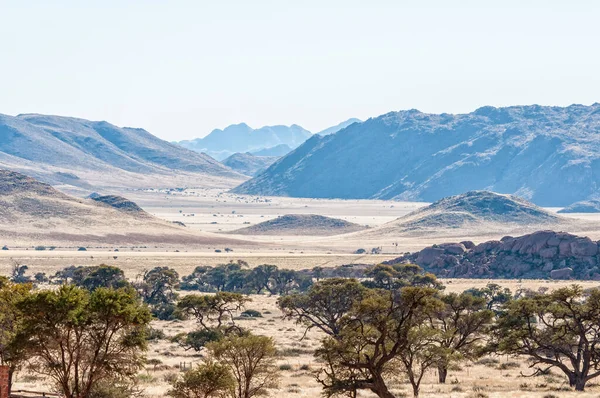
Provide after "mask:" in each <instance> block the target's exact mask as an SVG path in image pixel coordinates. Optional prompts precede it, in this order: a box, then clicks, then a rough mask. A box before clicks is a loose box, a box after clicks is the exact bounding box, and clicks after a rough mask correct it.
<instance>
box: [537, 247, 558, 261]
mask: <svg viewBox="0 0 600 398" xmlns="http://www.w3.org/2000/svg"><path fill="white" fill-rule="evenodd" d="M557 254H558V247H556V246H552V247H545V248H543V249H541V250H540V251H539V255H540V257H542V258H554V257H556V255H557Z"/></svg>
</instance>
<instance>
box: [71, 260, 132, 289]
mask: <svg viewBox="0 0 600 398" xmlns="http://www.w3.org/2000/svg"><path fill="white" fill-rule="evenodd" d="M86 268H88V270H87V272H85V275H84V276H83V278H82V279H81V281H80V282H79V283H77V285H78V286H81V287H84V288H86V289H88V290H96V289H98V288H99V287H108V288H113V289H118V288H120V287H126V286H128V285H129V282H127V280H126V279H125V274H124V273H123V270H122V269H121V268H119V267H114V266H111V265H106V264H100V265H99V266H94V267H86Z"/></svg>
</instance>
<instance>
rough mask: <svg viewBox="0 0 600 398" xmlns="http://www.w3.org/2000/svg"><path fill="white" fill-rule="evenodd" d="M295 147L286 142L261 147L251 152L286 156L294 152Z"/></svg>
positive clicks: (262, 154) (259, 154) (260, 154)
mask: <svg viewBox="0 0 600 398" xmlns="http://www.w3.org/2000/svg"><path fill="white" fill-rule="evenodd" d="M292 151H293V149H292V148H290V147H289V145H286V144H279V145H276V146H273V147H270V148H265V149H261V150H260V151H255V152H250V153H251V154H253V155H255V156H278V157H281V156H285V155H287V154H288V153H290V152H292Z"/></svg>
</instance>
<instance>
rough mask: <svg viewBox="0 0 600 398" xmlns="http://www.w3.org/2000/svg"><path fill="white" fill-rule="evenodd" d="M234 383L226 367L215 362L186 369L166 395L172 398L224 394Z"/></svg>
mask: <svg viewBox="0 0 600 398" xmlns="http://www.w3.org/2000/svg"><path fill="white" fill-rule="evenodd" d="M234 385H235V381H234V379H233V377H232V375H231V372H230V371H229V369H228V367H227V366H225V365H221V364H218V363H215V362H208V363H205V364H202V365H200V366H198V367H196V368H195V369H192V370H190V371H187V372H185V373H184V374H183V377H182V378H181V379H177V380H176V381H175V382H173V383H172V389H171V390H169V392H168V393H167V395H169V396H171V397H174V398H189V397H218V396H225V394H226V393H227V392H228V391H230V390H231V389H232V388H233V386H234Z"/></svg>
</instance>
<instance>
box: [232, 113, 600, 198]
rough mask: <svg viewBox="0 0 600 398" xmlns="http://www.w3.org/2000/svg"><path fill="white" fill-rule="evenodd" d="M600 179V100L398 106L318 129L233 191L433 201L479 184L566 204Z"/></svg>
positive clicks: (589, 191) (593, 191)
mask: <svg viewBox="0 0 600 398" xmlns="http://www.w3.org/2000/svg"><path fill="white" fill-rule="evenodd" d="M599 187H600V104H598V103H596V104H593V105H591V106H584V105H571V106H569V107H548V106H539V105H531V106H512V107H507V108H494V107H491V106H487V107H483V108H479V109H477V110H476V111H475V112H472V113H469V114H460V115H450V114H426V113H422V112H419V111H417V110H409V111H401V112H392V113H388V114H385V115H382V116H379V117H377V118H372V119H369V120H367V121H365V122H363V123H354V124H351V125H350V126H348V127H346V128H345V129H342V130H340V131H338V132H337V133H336V134H331V135H327V136H324V137H322V136H319V135H314V136H313V137H311V138H310V139H308V140H307V141H306V142H305V143H304V144H303V145H301V146H300V147H298V148H297V149H295V150H294V151H293V152H291V153H290V154H288V155H287V156H286V157H284V158H283V159H281V160H280V161H278V162H276V163H275V164H273V165H272V166H271V167H270V168H268V169H267V170H266V171H264V172H263V173H261V174H259V175H258V176H256V177H255V178H253V179H252V180H250V181H247V182H245V183H244V184H242V185H240V186H239V187H237V188H235V189H234V190H233V192H236V193H245V194H253V195H279V196H295V197H312V198H355V199H361V198H379V199H397V200H418V201H426V202H433V201H436V200H438V199H440V198H443V197H445V196H450V195H456V194H459V193H462V192H466V191H470V190H482V189H485V190H492V191H495V192H502V193H510V194H516V195H518V196H521V197H523V198H525V199H527V200H530V201H532V202H534V203H536V204H538V205H541V206H566V205H569V204H571V203H573V202H575V201H579V200H583V199H587V198H588V197H591V196H595V194H596V193H597V192H598V189H599Z"/></svg>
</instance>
